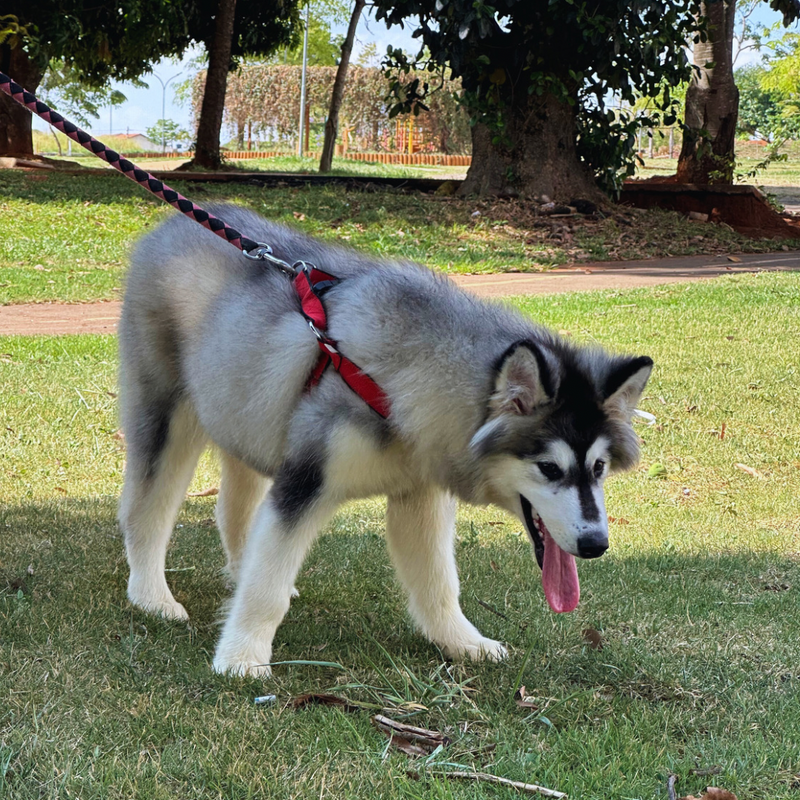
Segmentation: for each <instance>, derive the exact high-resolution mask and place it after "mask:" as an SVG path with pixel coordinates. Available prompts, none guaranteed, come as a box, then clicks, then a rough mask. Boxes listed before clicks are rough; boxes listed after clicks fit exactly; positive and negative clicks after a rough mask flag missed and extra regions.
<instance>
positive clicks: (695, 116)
mask: <svg viewBox="0 0 800 800" xmlns="http://www.w3.org/2000/svg"><path fill="white" fill-rule="evenodd" d="M700 9H701V10H700V13H701V14H702V15H703V16H704V17H705V18H706V19H707V20H708V40H707V41H705V42H697V43H695V45H694V51H693V61H694V64H695V67H696V68H697V71H695V74H694V76H693V77H692V82H691V83H690V84H689V88H688V89H687V91H686V117H685V120H684V123H685V128H684V134H683V146H682V147H681V154H680V156H679V158H678V182H679V183H701V184H703V183H731V182H732V180H733V169H734V145H735V139H736V121H737V118H738V116H739V90H738V89H737V88H736V83H735V82H734V79H733V25H734V21H735V17H736V0H718V1H717V2H713V0H712V1H710V2H705V3H701V6H700ZM707 64H711V66H708V67H707V66H706V65H707Z"/></svg>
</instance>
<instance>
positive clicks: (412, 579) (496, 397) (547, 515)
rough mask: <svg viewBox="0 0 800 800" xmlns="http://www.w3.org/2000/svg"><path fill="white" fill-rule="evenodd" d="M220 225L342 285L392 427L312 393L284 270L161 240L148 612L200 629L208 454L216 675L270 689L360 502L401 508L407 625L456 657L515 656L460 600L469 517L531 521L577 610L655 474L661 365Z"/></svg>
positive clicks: (143, 286) (131, 445) (395, 543)
mask: <svg viewBox="0 0 800 800" xmlns="http://www.w3.org/2000/svg"><path fill="white" fill-rule="evenodd" d="M210 210H211V212H212V213H213V214H214V215H215V216H217V217H220V218H221V219H223V220H224V221H225V222H227V223H228V224H229V225H232V226H234V227H236V228H237V229H238V230H241V231H243V232H245V233H246V235H247V236H249V237H251V238H253V239H255V240H257V241H260V242H266V243H268V244H269V245H271V246H272V248H273V251H274V253H275V255H276V256H277V257H279V258H281V259H283V260H285V261H287V262H296V261H304V262H307V263H309V264H313V265H315V266H316V267H318V268H319V269H320V270H324V271H325V272H329V273H331V274H332V275H334V276H336V277H337V278H338V279H340V280H339V282H338V283H335V285H333V286H332V287H330V288H329V289H328V290H327V292H326V293H325V295H324V305H325V308H326V311H327V315H328V326H329V327H328V332H327V333H328V335H329V336H330V338H331V340H333V341H335V342H336V343H337V347H338V348H340V351H341V353H342V354H344V355H345V356H346V357H348V358H349V359H351V360H352V362H354V363H355V364H356V365H357V366H358V368H359V369H360V370H361V371H362V372H363V373H365V374H366V375H368V376H370V377H371V378H372V379H373V380H374V381H375V382H376V383H377V385H378V386H379V387H380V389H381V390H382V391H383V392H384V393H385V396H386V398H387V399H388V402H389V403H390V404H391V411H390V413H389V414H388V416H386V417H385V418H384V417H383V416H381V415H380V414H378V413H376V412H375V411H374V410H373V409H372V408H371V407H370V406H369V405H368V404H367V403H365V402H364V400H363V399H362V398H361V397H359V396H358V395H357V394H356V393H355V392H354V391H353V390H352V389H351V388H350V386H348V385H347V384H346V383H345V381H344V380H343V378H342V376H341V375H340V374H339V373H338V372H337V371H336V370H334V369H328V370H326V371H325V372H324V373H323V374H322V377H321V378H320V380H319V381H318V383H317V384H316V385H315V386H313V388H309V375H310V374H311V373H312V371H313V370H314V369H315V366H316V365H317V364H318V360H319V357H320V349H319V346H318V342H317V338H316V337H315V334H314V331H313V330H312V329H311V326H309V324H308V320H307V319H306V317H305V316H304V315H303V313H301V306H300V301H299V300H298V295H297V292H296V290H295V287H294V285H293V282H292V280H291V279H290V278H288V277H287V276H286V275H285V274H283V273H282V272H281V271H280V270H278V269H276V268H274V267H272V266H270V265H269V264H265V263H264V262H259V261H253V260H250V259H248V258H246V257H244V255H243V254H241V253H237V252H236V251H235V250H234V248H232V247H231V246H230V244H228V243H226V242H224V241H222V240H221V239H219V238H217V237H216V236H214V235H213V234H212V233H210V232H208V231H205V230H203V229H201V228H199V227H198V226H196V225H194V224H193V223H191V222H190V221H188V220H186V219H185V218H184V217H182V216H176V217H173V218H170V219H168V220H167V221H166V222H164V223H163V224H161V225H160V226H159V227H158V228H157V229H155V230H153V231H152V232H150V233H148V234H147V235H146V236H144V237H143V238H142V239H141V240H140V241H139V243H138V245H137V246H136V247H135V250H134V252H133V254H132V258H131V266H130V271H129V274H128V277H127V286H126V291H125V299H124V303H123V311H122V317H121V320H120V325H119V348H120V396H121V416H122V425H123V430H124V433H125V440H126V442H127V464H126V469H125V477H124V486H123V490H122V496H121V499H120V507H119V521H120V524H121V528H122V531H123V533H124V538H125V546H126V552H127V558H128V564H129V566H130V577H129V582H128V598H129V599H130V601H131V602H132V603H133V604H134V605H136V606H138V607H139V608H141V609H143V610H145V611H147V612H151V613H155V614H159V615H161V616H163V617H166V618H168V619H174V620H184V619H187V613H186V610H185V609H184V607H183V606H182V605H181V604H180V603H178V602H177V601H176V600H175V598H174V597H173V595H172V592H171V591H170V589H169V586H168V585H167V581H166V577H165V574H164V564H165V555H166V551H167V545H168V542H169V538H170V534H171V531H172V528H173V524H174V521H175V517H176V514H177V512H178V508H179V506H180V504H181V501H182V500H183V498H184V497H185V494H186V490H187V487H188V485H189V482H190V480H191V477H192V474H193V472H194V469H195V467H196V464H197V460H198V458H199V456H200V454H201V452H202V450H203V449H204V447H205V446H206V444H207V443H208V442H209V441H210V442H213V444H214V445H215V446H216V447H217V448H218V449H219V451H220V458H221V470H222V475H221V482H220V490H219V497H218V503H217V508H216V520H217V525H218V528H219V531H220V536H221V539H222V545H223V548H224V550H225V554H226V556H227V570H228V573H229V574H230V576H231V577H232V579H233V581H234V582H235V590H234V594H233V598H232V601H231V603H230V606H229V610H228V612H227V615H226V618H225V621H224V623H223V626H222V631H221V636H220V639H219V642H218V645H217V648H216V653H215V656H214V660H213V668H214V670H215V671H217V672H219V673H228V674H235V675H269V674H270V661H271V657H272V642H273V638H274V636H275V632H276V630H277V628H278V626H279V625H280V623H281V620H282V619H283V617H284V615H285V614H286V613H287V611H288V609H289V603H290V599H291V597H292V595H293V593H294V591H295V590H294V582H295V578H296V576H297V574H298V572H299V570H300V568H301V565H302V563H303V559H304V557H305V555H306V553H307V551H308V549H309V547H310V546H311V544H312V543H313V542H314V541H315V539H316V538H317V536H318V535H319V533H320V531H321V530H322V529H323V528H324V526H325V525H326V523H327V522H328V521H329V520H330V518H331V517H332V515H333V514H334V512H335V511H336V510H337V508H338V507H339V506H340V505H341V504H342V503H344V502H346V501H348V500H351V499H355V498H364V497H369V496H373V495H386V497H387V511H386V540H387V545H388V549H389V553H390V555H391V558H392V561H393V563H394V566H395V568H396V571H397V575H398V577H399V579H400V582H401V583H402V585H403V587H404V588H405V590H406V592H407V593H408V606H409V612H410V615H411V617H412V619H413V621H414V622H415V623H416V625H417V626H418V628H419V630H420V631H421V632H422V633H423V634H424V635H425V636H426V637H427V638H428V639H429V640H430V641H431V642H433V643H435V644H436V645H438V646H439V647H440V648H441V650H442V651H443V652H444V653H445V655H446V656H447V657H450V658H465V657H466V658H473V659H481V658H488V659H494V660H499V659H502V658H503V657H504V656H505V655H506V648H505V647H504V646H503V645H502V644H501V643H500V642H497V641H495V640H493V639H490V638H487V637H485V636H483V635H482V634H481V633H480V632H479V631H478V629H477V628H476V627H475V626H474V625H473V624H472V623H471V622H470V621H469V620H468V619H467V618H466V616H465V615H464V613H463V611H462V610H461V607H460V604H459V580H458V573H457V569H456V561H455V556H454V535H455V533H454V531H455V507H456V501H457V500H462V501H465V502H467V503H472V504H481V505H483V504H495V505H497V506H500V507H501V508H504V509H505V510H506V511H509V512H510V513H511V514H513V515H515V516H516V517H518V518H519V519H520V520H521V522H522V523H523V525H524V526H525V529H526V531H527V533H528V535H529V537H530V539H531V542H532V545H533V550H534V552H535V556H536V559H537V561H538V563H539V566H540V567H541V569H542V584H543V587H544V593H545V596H546V598H547V601H548V603H549V605H550V606H551V608H552V609H553V610H554V611H556V612H565V611H571V610H573V609H574V608H575V607H576V605H577V604H578V599H579V595H580V589H579V583H578V574H577V569H576V561H575V558H576V556H577V557H578V558H596V557H598V556H601V555H602V554H603V553H604V552H605V550H606V549H607V547H608V521H607V516H606V512H605V505H604V495H603V483H604V481H605V479H606V477H607V475H609V473H612V472H615V471H619V470H625V469H628V468H630V467H631V466H632V465H633V464H634V463H635V462H636V460H637V458H638V453H639V440H638V437H637V435H636V434H635V432H634V430H633V428H632V425H631V418H632V414H633V412H634V410H635V407H636V403H637V401H638V400H639V398H640V396H641V394H642V391H643V389H644V387H645V384H646V382H647V380H648V378H649V376H650V372H651V370H652V367H653V362H652V360H651V359H650V358H648V357H646V356H638V357H631V356H619V355H610V354H608V353H606V352H604V351H602V350H600V349H596V348H583V347H575V346H573V345H571V344H569V343H567V342H565V341H564V340H563V339H561V338H559V337H558V336H556V335H554V334H553V333H551V332H549V331H548V330H546V329H545V328H542V327H540V326H537V325H535V324H533V323H532V322H531V321H530V320H529V319H527V318H526V317H524V316H522V315H521V314H519V313H516V312H514V311H512V310H510V309H508V308H505V307H504V306H502V305H499V304H491V303H488V302H485V301H483V300H481V299H479V298H477V297H475V296H473V295H471V294H469V293H467V292H464V291H462V290H460V289H458V288H457V287H456V286H455V285H454V284H453V283H452V282H451V281H450V280H448V279H447V278H446V277H443V276H441V275H436V274H434V273H433V272H431V271H429V270H427V269H425V268H424V267H422V266H419V265H417V264H413V263H401V262H387V261H381V260H377V259H375V258H372V257H370V256H368V255H365V254H362V253H359V252H356V251H353V250H347V249H344V248H340V247H333V246H330V245H327V244H322V243H320V242H318V241H316V240H314V239H312V238H310V237H307V236H305V235H303V234H301V233H298V232H296V231H293V230H291V229H289V228H287V227H284V226H281V225H278V224H274V223H271V222H268V221H266V220H265V219H263V218H262V217H260V216H259V215H257V214H255V213H253V212H250V211H247V210H244V209H241V208H238V207H235V206H227V205H226V206H221V207H216V208H212V209H210Z"/></svg>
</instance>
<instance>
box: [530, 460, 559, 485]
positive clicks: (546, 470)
mask: <svg viewBox="0 0 800 800" xmlns="http://www.w3.org/2000/svg"><path fill="white" fill-rule="evenodd" d="M536 466H537V467H539V472H541V473H542V475H544V476H545V478H547V480H549V481H558V480H561V478H563V477H564V472H563V471H562V469H561V467H559V466H558V464H554V463H553V462H552V461H537V462H536Z"/></svg>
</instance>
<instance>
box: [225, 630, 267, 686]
mask: <svg viewBox="0 0 800 800" xmlns="http://www.w3.org/2000/svg"><path fill="white" fill-rule="evenodd" d="M271 658H272V637H271V636H270V637H269V639H254V638H249V637H243V636H236V635H232V634H228V633H226V632H223V634H222V638H221V639H220V641H219V644H218V645H217V651H216V653H215V654H214V661H213V664H212V666H213V669H214V672H217V673H219V674H220V675H231V676H240V677H241V676H245V675H246V676H250V677H258V678H268V677H269V676H270V675H271V674H272V667H270V660H271Z"/></svg>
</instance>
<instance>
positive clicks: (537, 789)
mask: <svg viewBox="0 0 800 800" xmlns="http://www.w3.org/2000/svg"><path fill="white" fill-rule="evenodd" d="M430 774H431V775H435V776H436V777H442V778H463V779H464V780H468V781H484V782H486V783H499V784H502V785H503V786H511V787H513V788H514V789H519V790H520V791H521V792H528V793H530V794H540V795H542V796H543V797H567V795H566V794H564V792H557V791H556V790H555V789H547V788H546V787H544V786H537V785H536V784H535V783H523V782H522V781H512V780H509V779H508V778H500V777H498V776H497V775H490V774H489V773H488V772H439V771H438V770H437V771H436V772H431V773H430Z"/></svg>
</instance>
